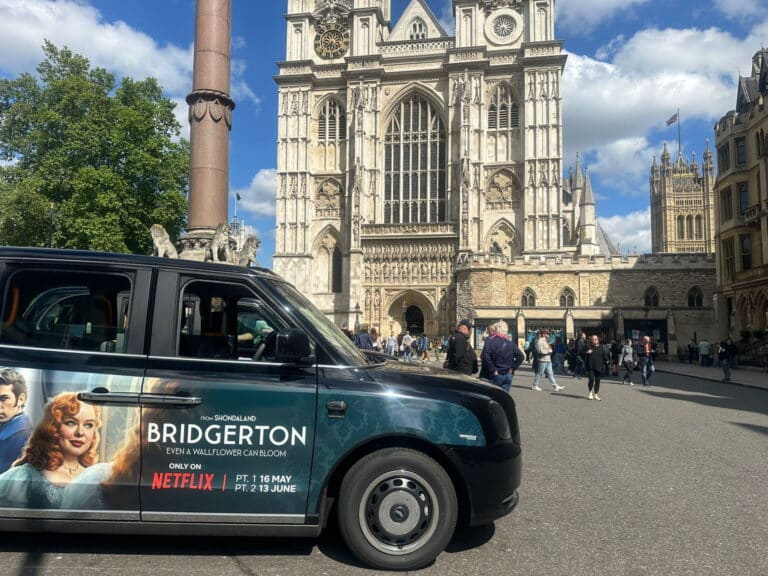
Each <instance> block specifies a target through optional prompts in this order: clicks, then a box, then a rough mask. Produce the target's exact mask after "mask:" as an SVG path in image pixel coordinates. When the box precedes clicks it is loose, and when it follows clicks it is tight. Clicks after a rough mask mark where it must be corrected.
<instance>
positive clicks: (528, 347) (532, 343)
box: [525, 335, 536, 362]
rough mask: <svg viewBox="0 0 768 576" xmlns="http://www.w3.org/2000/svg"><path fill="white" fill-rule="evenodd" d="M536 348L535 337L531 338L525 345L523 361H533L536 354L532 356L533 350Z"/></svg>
mask: <svg viewBox="0 0 768 576" xmlns="http://www.w3.org/2000/svg"><path fill="white" fill-rule="evenodd" d="M535 346H536V335H534V336H533V338H531V339H530V340H528V342H527V343H526V345H525V361H526V362H530V361H531V357H533V358H534V359H535V358H536V354H534V348H535Z"/></svg>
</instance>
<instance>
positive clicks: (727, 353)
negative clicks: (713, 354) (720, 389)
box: [717, 338, 736, 382]
mask: <svg viewBox="0 0 768 576" xmlns="http://www.w3.org/2000/svg"><path fill="white" fill-rule="evenodd" d="M735 355H736V346H735V345H734V344H733V340H731V339H730V338H728V340H723V341H722V342H720V347H719V348H718V350H717V359H718V360H719V361H720V368H722V369H723V382H730V381H731V369H732V368H733V358H734V356H735Z"/></svg>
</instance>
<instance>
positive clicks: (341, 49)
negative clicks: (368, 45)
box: [315, 23, 349, 60]
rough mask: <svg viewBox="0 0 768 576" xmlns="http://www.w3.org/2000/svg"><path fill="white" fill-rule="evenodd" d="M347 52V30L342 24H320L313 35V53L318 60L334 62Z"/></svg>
mask: <svg viewBox="0 0 768 576" xmlns="http://www.w3.org/2000/svg"><path fill="white" fill-rule="evenodd" d="M347 50H349V30H348V29H347V27H346V26H344V25H342V24H337V23H332V24H322V25H319V26H317V34H315V52H317V55H318V56H320V58H323V59H325V60H334V59H335V58H340V57H341V56H344V54H346V53H347Z"/></svg>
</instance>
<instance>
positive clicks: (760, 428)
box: [731, 422, 768, 436]
mask: <svg viewBox="0 0 768 576" xmlns="http://www.w3.org/2000/svg"><path fill="white" fill-rule="evenodd" d="M731 424H733V425H734V426H741V427H742V428H746V429H747V430H751V431H752V432H757V433H758V434H765V435H766V436H768V426H758V425H757V424H747V423H745V422H731Z"/></svg>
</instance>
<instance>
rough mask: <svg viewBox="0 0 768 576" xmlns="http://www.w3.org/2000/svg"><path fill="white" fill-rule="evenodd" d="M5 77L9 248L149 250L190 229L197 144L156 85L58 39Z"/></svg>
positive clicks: (4, 203) (0, 155)
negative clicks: (159, 234)
mask: <svg viewBox="0 0 768 576" xmlns="http://www.w3.org/2000/svg"><path fill="white" fill-rule="evenodd" d="M43 51H44V54H45V57H44V59H43V61H42V62H41V63H40V64H39V65H38V67H37V75H36V76H35V75H32V74H29V73H25V74H22V75H20V76H19V77H18V78H16V79H13V80H8V79H0V160H2V161H3V162H2V164H0V244H11V245H25V246H48V245H53V246H57V247H62V248H79V249H85V250H105V251H114V252H132V253H139V254H142V253H143V254H146V253H149V252H150V251H151V249H152V239H151V237H150V235H149V227H150V226H151V225H152V224H154V223H158V224H162V225H163V226H165V228H166V230H168V233H169V234H170V235H171V237H172V238H176V237H178V235H179V233H180V232H181V231H182V230H183V228H184V226H185V223H186V214H187V200H186V192H187V186H188V177H189V145H188V143H187V142H186V141H185V140H183V139H181V137H180V128H181V127H180V126H179V123H178V122H177V121H176V118H175V117H174V114H173V109H174V106H175V104H174V103H173V102H172V101H171V100H170V99H168V98H166V97H165V96H164V95H163V91H162V89H161V87H160V86H159V84H158V83H157V81H156V80H154V79H152V78H149V79H147V80H142V81H135V80H131V79H130V78H123V80H122V81H121V83H120V85H119V86H118V85H117V84H116V82H115V77H114V76H113V75H112V74H110V73H109V72H107V71H106V70H104V69H102V68H91V66H90V63H89V61H88V60H87V59H86V58H85V57H83V56H81V55H78V54H73V53H72V52H71V51H70V50H68V49H66V48H57V47H56V46H54V45H53V44H51V43H50V42H47V41H46V43H45V45H44V46H43Z"/></svg>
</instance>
